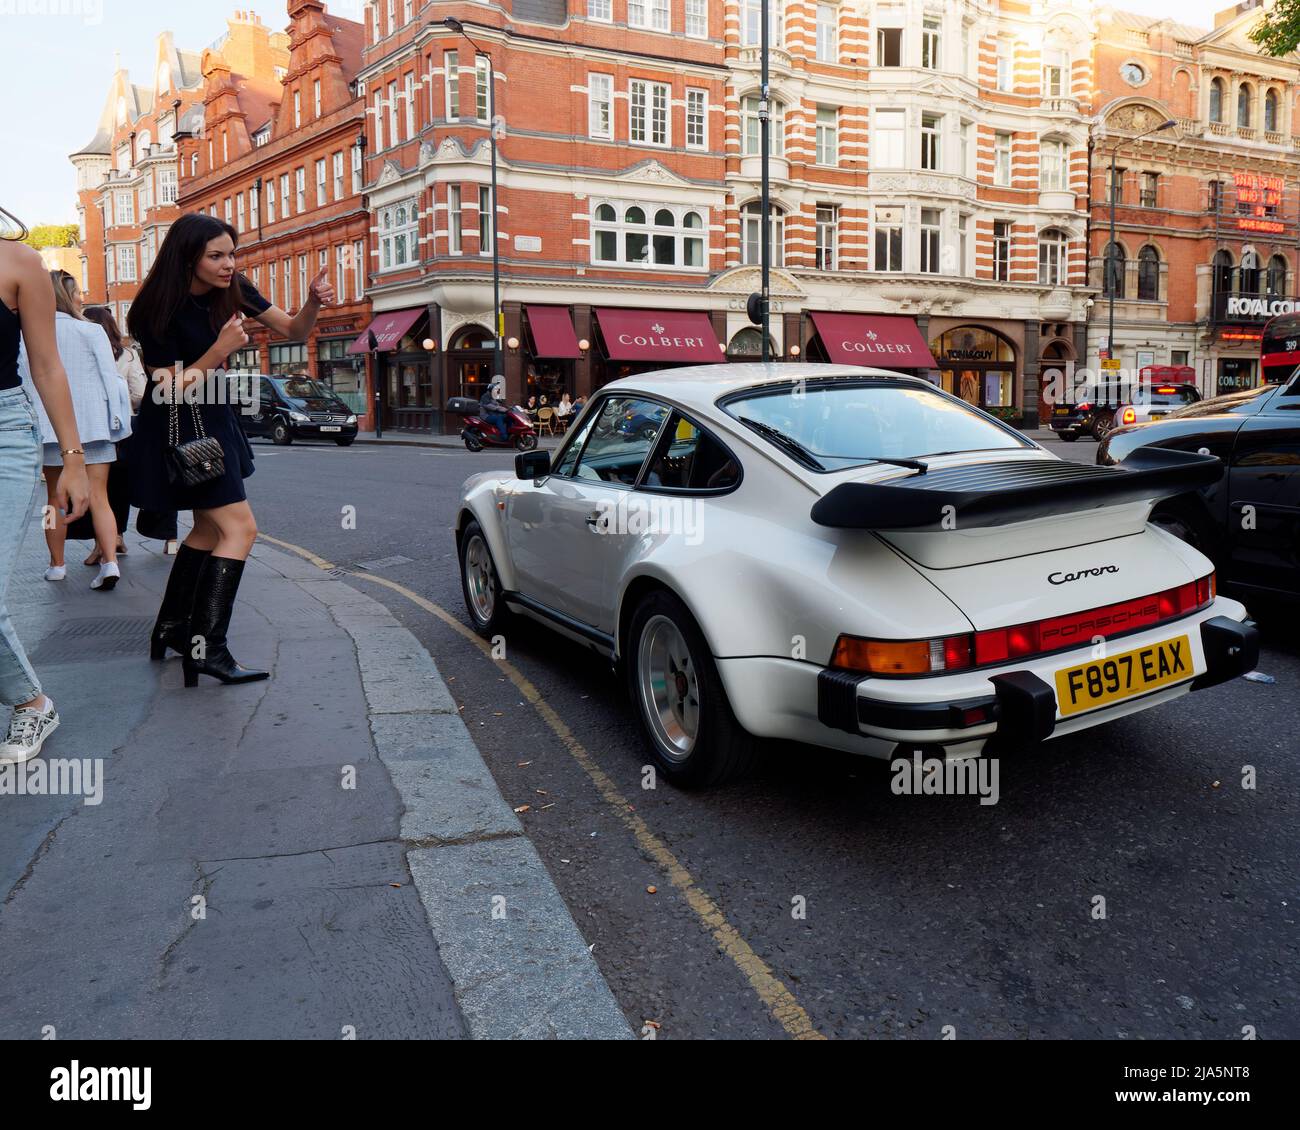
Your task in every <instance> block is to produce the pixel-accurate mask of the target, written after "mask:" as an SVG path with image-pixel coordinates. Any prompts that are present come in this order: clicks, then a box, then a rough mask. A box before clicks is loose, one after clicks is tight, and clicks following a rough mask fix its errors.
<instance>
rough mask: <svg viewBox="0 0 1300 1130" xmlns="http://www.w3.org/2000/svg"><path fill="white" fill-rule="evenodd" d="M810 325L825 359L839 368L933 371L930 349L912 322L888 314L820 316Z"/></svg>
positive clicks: (816, 313)
mask: <svg viewBox="0 0 1300 1130" xmlns="http://www.w3.org/2000/svg"><path fill="white" fill-rule="evenodd" d="M812 320H813V325H815V326H816V327H817V333H818V334H819V335H820V337H821V339H822V347H823V348H824V349H825V350H826V356H827V357H829V358H830V359H831V360H832V361H834V362H836V363H837V364H841V365H876V366H879V367H880V368H882V369H935V368H938V366H937V365H936V364H935V362H934V358H933V357H932V356H930V349H929V347H928V346H927V345H926V344H925V339H924V338H922V337H921V331H920V330H918V329H917V328H916V323H915V322H914V321H912V319H911V318H903V317H899V316H894V315H888V314H821V313H818V312H817V311H813V315H812Z"/></svg>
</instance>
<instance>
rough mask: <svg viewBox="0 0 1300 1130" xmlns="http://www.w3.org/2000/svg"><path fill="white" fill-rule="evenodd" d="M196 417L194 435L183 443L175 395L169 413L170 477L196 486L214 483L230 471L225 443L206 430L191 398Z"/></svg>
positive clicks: (173, 482)
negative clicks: (223, 450) (224, 451)
mask: <svg viewBox="0 0 1300 1130" xmlns="http://www.w3.org/2000/svg"><path fill="white" fill-rule="evenodd" d="M190 413H191V414H192V415H193V417H194V438H193V439H190V440H186V441H185V442H184V443H181V442H180V438H181V426H180V425H181V421H180V408H179V407H178V406H177V404H176V401H175V399H174V398H173V400H172V403H171V407H170V408H169V409H168V414H167V457H168V458H167V477H168V478H169V479H170V480H171V482H172V484H173V485H178V484H179V485H181V486H187V487H196V486H199V485H200V484H201V483H210V482H211V481H212V480H213V479H219V478H221V476H222V475H224V474H225V473H226V457H225V454H224V453H223V452H222V450H221V444H220V443H218V442H217V441H216V440H215V439H213V438H212V437H211V436H210V435H208V434H207V433H206V432H205V431H204V430H203V418H202V417H201V416H200V415H199V409H198V405H196V404H195V403H194V402H193V401H190Z"/></svg>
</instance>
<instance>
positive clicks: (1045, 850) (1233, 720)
mask: <svg viewBox="0 0 1300 1130" xmlns="http://www.w3.org/2000/svg"><path fill="white" fill-rule="evenodd" d="M1055 446H1056V447H1057V448H1058V449H1060V451H1061V454H1063V455H1065V456H1067V457H1069V458H1076V459H1082V460H1084V461H1091V460H1092V458H1093V455H1094V445H1093V444H1092V442H1091V441H1086V440H1085V441H1080V442H1079V443H1076V444H1073V445H1064V444H1055ZM254 447H255V450H256V452H257V463H258V471H257V474H256V475H254V476H253V478H252V479H250V480H249V482H248V486H249V491H250V496H251V499H252V501H253V505H254V508H255V510H256V513H257V516H258V523H259V526H260V527H261V529H262V530H263V532H265V533H267V534H269V535H271V536H273V537H276V538H280V539H283V540H285V541H288V542H292V543H295V544H297V545H299V546H302V547H304V548H306V549H309V550H311V551H312V552H314V553H316V554H319V555H320V556H322V557H324V558H326V559H328V560H329V561H331V562H334V563H335V564H337V565H339V566H341V567H345V568H349V569H359V568H360V569H363V570H364V568H365V563H372V564H371V565H370V571H371V572H373V573H374V574H375V575H376V576H381V577H384V578H387V579H389V580H391V581H394V582H397V583H399V584H400V585H403V586H405V587H407V588H408V589H410V590H412V591H414V592H415V593H416V594H419V595H420V596H421V597H423V598H425V599H426V600H427V601H431V602H433V603H434V604H436V605H438V606H440V607H441V608H442V609H445V610H446V611H447V612H449V613H451V614H452V615H453V616H454V617H456V618H457V619H458V620H460V621H461V622H462V623H464V622H467V621H466V618H465V612H464V608H463V604H462V598H461V593H460V585H459V579H458V574H457V567H456V560H455V551H454V544H453V539H452V534H451V530H450V527H451V524H452V521H453V518H454V515H455V507H456V502H457V498H458V492H459V487H460V484H461V483H462V481H463V480H464V479H465V477H466V476H467V475H469V474H471V473H473V472H476V471H482V470H491V469H501V470H503V471H504V470H506V469H507V468H509V466H510V456H509V454H508V453H493V452H486V453H482V454H479V455H469V454H467V453H464V452H458V451H455V450H432V449H421V448H379V447H374V446H364V445H357V446H355V447H352V448H350V449H339V448H336V447H334V446H332V445H330V446H321V445H305V444H297V445H295V446H293V447H290V448H283V449H280V448H272V447H271V446H270V445H268V444H265V443H261V442H257V441H255V443H254ZM346 507H355V514H356V528H355V529H348V528H345V522H344V513H345V512H344V508H346ZM403 559H404V560H403ZM351 583H353V584H356V585H357V586H358V587H364V589H365V591H366V592H368V593H369V594H370V595H372V596H375V597H376V598H377V599H379V600H381V601H383V602H384V603H385V604H386V605H387V606H388V607H389V608H391V609H392V611H393V612H394V614H395V615H396V616H397V617H398V618H399V619H400V620H401V621H402V622H403V623H405V624H406V625H407V626H408V627H409V628H410V629H411V631H413V632H414V633H415V635H416V636H417V637H418V638H419V639H420V640H421V641H422V642H423V643H424V644H425V646H426V647H427V648H428V649H429V650H430V652H431V653H432V654H433V655H434V656H435V658H436V659H437V661H438V664H439V666H440V668H441V669H442V672H443V674H444V676H445V677H447V679H448V681H449V685H450V687H451V689H452V693H453V694H454V695H455V696H456V698H457V701H458V703H459V705H460V706H461V707H462V710H463V717H464V719H465V721H466V723H467V724H468V725H469V727H470V730H471V733H472V734H473V735H474V737H475V738H476V740H477V741H478V743H479V746H480V748H481V749H482V751H483V754H484V756H485V758H486V759H487V762H488V764H489V766H490V768H491V770H492V772H493V774H494V776H495V777H496V779H497V781H498V783H499V784H500V786H501V789H502V792H503V793H504V795H505V797H506V799H507V800H508V801H510V802H511V803H512V804H513V805H516V806H519V805H525V804H527V805H529V806H530V809H529V811H527V812H525V813H523V814H522V815H521V819H522V820H523V821H524V824H525V827H526V828H527V830H528V832H529V834H530V835H531V836H532V838H533V840H534V842H535V843H536V845H537V847H538V850H539V851H540V852H541V855H542V857H543V859H544V860H545V862H546V864H547V867H548V868H549V869H550V871H551V874H552V875H553V876H554V878H555V881H556V884H557V885H558V887H559V889H560V892H561V894H562V895H563V896H564V898H565V900H566V902H567V903H568V905H569V907H570V909H571V910H572V912H573V915H574V917H575V919H576V921H577V923H578V926H579V928H580V929H581V930H582V931H583V933H584V935H585V937H586V940H587V942H588V943H590V944H592V945H593V946H594V951H593V952H594V955H595V957H596V959H597V961H598V963H599V965H600V967H601V970H602V971H603V972H604V974H605V976H606V978H607V979H608V981H609V983H610V986H611V987H612V989H613V991H614V993H615V995H616V996H617V998H618V1000H619V1003H620V1004H621V1005H622V1007H623V1009H624V1011H625V1013H626V1015H627V1017H628V1019H629V1021H631V1022H632V1024H633V1025H634V1027H635V1028H636V1029H637V1030H644V1031H646V1032H647V1034H653V1035H655V1036H656V1037H657V1038H661V1039H673V1038H687V1037H716V1036H733V1037H772V1036H782V1035H786V1034H789V1033H790V1032H791V1031H792V1029H793V1028H795V1027H797V1024H792V1022H791V1015H792V1014H797V1015H802V1016H805V1017H806V1019H807V1021H808V1022H809V1023H810V1024H811V1026H812V1027H813V1028H814V1029H815V1031H817V1032H819V1033H821V1034H824V1035H826V1036H830V1037H837V1038H842V1037H865V1036H887V1037H898V1036H905V1037H913V1038H923V1039H939V1038H942V1037H943V1036H944V1035H945V1034H946V1033H945V1029H946V1026H951V1027H952V1029H954V1030H955V1031H954V1033H953V1034H955V1036H956V1038H958V1039H961V1038H976V1037H1030V1038H1044V1037H1050V1038H1102V1039H1109V1038H1128V1039H1150V1038H1155V1037H1174V1038H1179V1037H1189V1038H1194V1037H1200V1038H1226V1039H1240V1038H1242V1037H1243V1035H1246V1034H1248V1031H1247V1030H1248V1029H1253V1030H1254V1032H1255V1033H1256V1034H1257V1035H1258V1036H1259V1037H1260V1038H1271V1039H1278V1038H1292V1039H1294V1038H1296V1037H1297V1036H1300V1007H1298V1006H1300V953H1298V952H1297V950H1298V948H1300V944H1298V942H1297V938H1298V937H1300V935H1298V934H1297V930H1296V920H1297V912H1298V911H1300V882H1298V881H1297V871H1298V868H1297V858H1298V857H1300V847H1298V846H1297V839H1296V834H1295V830H1296V827H1297V823H1298V820H1297V816H1298V815H1300V814H1298V812H1297V809H1298V807H1300V805H1298V803H1297V796H1298V795H1300V769H1298V765H1297V762H1298V761H1300V758H1298V757H1297V753H1298V750H1300V741H1297V736H1296V734H1297V726H1296V722H1297V715H1298V714H1300V710H1298V707H1300V697H1298V696H1297V690H1296V688H1297V684H1298V679H1297V676H1298V675H1300V644H1298V643H1297V636H1296V634H1295V630H1294V629H1295V624H1294V622H1293V621H1283V620H1281V619H1273V620H1271V621H1269V623H1268V625H1267V631H1266V639H1267V643H1266V647H1265V651H1264V654H1263V656H1262V658H1261V661H1260V670H1261V671H1263V672H1265V673H1267V674H1268V675H1270V676H1272V677H1273V678H1274V679H1275V680H1276V682H1273V683H1262V682H1244V681H1240V680H1239V681H1237V682H1235V683H1233V684H1229V685H1228V686H1226V687H1219V688H1214V689H1212V690H1208V691H1204V692H1200V693H1197V694H1194V695H1191V696H1187V697H1184V698H1182V699H1180V700H1179V701H1178V702H1176V703H1173V704H1170V705H1167V706H1164V707H1161V708H1158V709H1156V710H1153V711H1148V712H1145V713H1143V714H1140V715H1137V716H1135V717H1130V718H1127V719H1123V720H1120V721H1118V722H1115V723H1112V724H1110V725H1108V726H1105V727H1102V728H1099V729H1096V730H1092V731H1089V732H1087V733H1085V734H1083V735H1079V736H1076V737H1068V738H1063V739H1060V740H1057V741H1054V742H1051V743H1049V744H1048V745H1047V746H1046V747H1045V749H1044V750H1043V751H1042V752H1041V753H1039V754H1037V755H1035V756H1033V757H1027V758H1025V759H1023V760H1019V761H1016V760H1013V759H1008V758H1004V759H1003V760H1002V764H1001V778H1000V782H999V784H1000V800H999V802H998V803H997V804H996V805H992V806H981V805H979V804H978V802H977V800H976V798H974V797H954V796H947V797H943V796H931V797H900V796H895V795H893V794H892V792H891V791H890V788H889V780H890V778H889V776H888V772H887V770H886V768H885V767H883V766H882V765H881V764H880V763H877V762H868V761H863V760H859V759H855V758H852V757H849V756H841V755H836V754H828V753H826V752H824V751H819V750H815V749H810V748H804V747H783V748H780V749H777V750H773V751H771V752H770V753H769V754H768V755H767V756H766V757H765V758H764V759H763V760H762V762H761V764H760V766H759V769H758V771H757V773H756V774H755V775H754V776H753V778H752V779H750V780H748V781H746V782H744V783H741V784H738V785H735V786H733V787H730V788H728V789H725V790H722V791H717V792H713V793H708V794H693V793H683V792H677V791H674V790H673V789H672V788H671V787H670V786H668V785H663V784H661V785H660V787H659V788H657V789H655V790H653V791H649V790H644V789H642V787H641V783H642V775H641V774H642V767H643V766H644V765H645V764H646V763H647V762H648V760H649V759H648V756H647V754H646V752H645V750H644V747H643V745H642V742H641V738H640V735H639V732H638V729H637V724H636V720H635V718H634V716H633V714H632V712H631V708H630V706H629V705H628V704H627V702H626V701H625V699H624V697H623V694H622V692H621V688H620V687H619V686H618V685H617V684H616V682H615V680H614V679H613V678H612V676H611V675H610V673H609V671H608V669H607V668H606V667H605V666H604V665H603V664H601V663H600V662H599V661H597V660H595V659H594V658H592V657H590V656H589V655H588V654H587V653H586V652H584V651H582V650H581V649H579V648H577V647H574V646H572V645H570V644H568V643H567V642H565V641H563V640H561V639H560V638H559V637H556V636H554V635H552V634H550V633H549V632H547V631H545V630H544V629H541V628H537V627H534V626H532V625H529V624H521V625H520V626H519V627H518V628H517V629H512V631H511V634H510V637H509V640H508V648H509V654H508V658H509V660H510V661H511V662H512V663H513V664H514V665H515V667H517V668H518V670H519V671H520V672H522V673H523V675H524V676H526V677H527V679H529V680H531V682H532V684H534V685H535V687H536V688H537V690H538V691H539V692H540V694H541V696H542V697H543V700H544V704H545V707H549V708H550V709H551V710H553V711H554V712H555V713H554V715H553V716H551V720H552V722H554V721H556V720H557V719H558V721H559V722H560V723H561V725H562V727H563V726H567V728H568V729H569V731H571V735H572V739H571V741H569V742H566V741H564V740H562V738H561V736H560V734H558V733H557V730H556V727H555V726H554V725H552V724H551V723H548V721H547V718H546V709H545V707H540V708H539V707H538V706H537V705H534V704H532V703H528V702H526V701H525V700H524V698H523V696H522V695H521V694H520V693H519V691H518V690H517V688H516V687H515V686H514V685H513V684H512V683H511V682H509V681H507V679H506V678H505V677H504V676H503V675H502V674H501V673H500V671H499V670H498V668H497V666H496V665H495V664H494V663H493V662H492V661H491V660H490V659H488V658H487V657H486V656H485V655H484V654H483V653H482V652H481V651H480V650H479V649H478V648H477V647H476V646H475V645H474V644H473V643H471V642H469V641H468V640H466V639H465V638H464V637H463V636H462V635H461V634H459V633H457V632H456V631H454V630H453V629H452V628H451V627H449V626H448V625H447V624H445V623H444V622H443V621H442V620H440V619H439V618H438V617H437V616H436V615H435V614H431V613H430V612H429V611H428V610H426V609H424V608H421V607H420V606H418V605H417V604H416V603H414V602H412V601H411V600H409V599H408V598H407V597H405V596H403V595H402V594H400V593H398V592H395V591H393V590H391V589H389V588H386V587H383V586H381V585H378V584H375V583H371V582H367V581H360V580H357V581H352V582H351ZM575 743H577V746H580V747H581V748H577V746H575ZM575 748H577V752H576V753H575ZM1245 766H1253V767H1254V769H1255V772H1256V774H1257V787H1256V788H1255V789H1253V790H1248V789H1244V788H1243V787H1242V784H1241V782H1242V779H1243V767H1245ZM624 802H626V804H625V803H624ZM628 804H630V806H631V807H632V808H633V809H634V810H635V812H634V813H629V812H628V810H627V805H628ZM638 821H639V823H638ZM666 852H670V853H671V858H675V860H676V862H677V863H678V864H679V865H680V868H681V869H682V870H680V871H678V872H676V873H674V875H672V876H670V874H668V873H666V872H665V860H666V859H669V858H670V857H669V856H668V855H666V854H665V853H666ZM674 878H675V880H676V881H675V882H674V881H672V880H673V879H674ZM651 887H654V888H656V891H655V893H650V892H649V890H648V888H651ZM1098 896H1100V897H1101V898H1102V899H1104V917H1102V916H1100V915H1099V914H1098V909H1097V908H1098V906H1099V905H1100V904H1098V902H1097V898H1098ZM800 900H802V906H803V907H804V908H805V915H804V916H802V917H798V916H796V911H797V908H798V906H799V905H800ZM763 966H766V968H768V969H770V970H771V973H772V974H773V975H774V976H775V978H777V979H778V980H779V982H780V984H781V985H783V986H784V988H785V990H788V994H789V995H788V996H783V995H781V994H779V993H778V994H775V995H774V992H773V989H772V983H771V982H770V981H768V980H766V979H765V978H764V977H763V974H762V971H763ZM800 1010H802V1011H800ZM645 1021H654V1022H655V1023H656V1024H658V1025H659V1027H658V1028H653V1029H649V1030H645V1029H643V1022H645Z"/></svg>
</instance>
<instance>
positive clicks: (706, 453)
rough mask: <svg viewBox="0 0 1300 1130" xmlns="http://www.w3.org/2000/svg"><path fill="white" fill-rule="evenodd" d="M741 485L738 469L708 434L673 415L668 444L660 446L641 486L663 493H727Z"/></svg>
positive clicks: (722, 448)
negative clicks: (673, 491)
mask: <svg viewBox="0 0 1300 1130" xmlns="http://www.w3.org/2000/svg"><path fill="white" fill-rule="evenodd" d="M738 482H740V466H739V464H738V463H737V462H736V460H735V458H734V457H733V456H732V454H731V452H730V451H728V450H727V449H726V448H725V447H723V446H722V444H721V443H720V442H719V441H718V440H717V439H716V438H715V437H714V435H713V434H712V433H711V432H708V431H706V430H705V429H704V428H701V427H700V426H699V425H698V424H695V423H694V422H693V421H691V420H688V419H687V418H686V417H685V416H683V415H682V414H681V413H680V412H674V413H673V414H672V418H671V419H670V420H669V421H668V441H667V443H662V444H660V448H659V452H658V454H657V455H656V456H655V457H654V460H653V462H651V464H650V468H649V470H648V471H646V473H645V477H644V478H643V479H642V480H641V486H642V487H650V488H654V487H659V488H662V489H665V490H701V491H703V490H710V491H712V490H718V491H720V490H728V489H729V488H731V487H734V486H735V485H736V484H737V483H738Z"/></svg>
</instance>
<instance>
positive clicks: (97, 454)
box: [18, 271, 131, 592]
mask: <svg viewBox="0 0 1300 1130" xmlns="http://www.w3.org/2000/svg"><path fill="white" fill-rule="evenodd" d="M50 281H51V282H52V284H53V286H54V306H55V315H54V333H55V338H56V340H57V342H58V347H59V358H60V360H62V362H63V367H64V369H65V370H66V371H67V374H68V387H69V388H70V389H71V391H72V405H73V409H74V410H75V412H76V417H77V431H78V433H79V434H80V436H81V446H82V448H83V449H84V450H85V452H86V474H87V476H88V477H89V479H90V512H91V518H92V521H93V522H94V525H95V543H96V544H97V545H98V546H99V551H100V561H101V564H100V566H99V574H98V575H97V576H96V577H95V579H94V580H93V581H91V582H90V587H91V588H92V589H95V590H97V591H99V592H111V591H112V589H113V587H114V586H115V585H116V584H117V582H118V578H119V577H121V572H120V570H119V569H118V565H117V519H116V518H115V517H114V516H113V507H112V506H111V505H110V503H109V501H108V467H109V464H110V463H112V462H113V461H114V460H115V459H116V458H117V454H116V452H115V450H114V448H113V445H114V444H115V443H118V442H120V441H121V440H124V439H126V437H127V436H129V435H130V434H131V393H130V389H129V388H128V387H127V383H126V381H125V380H123V379H122V376H121V374H120V373H118V371H117V365H116V364H115V363H114V361H113V350H112V348H111V347H110V346H109V344H108V337H107V336H106V335H105V334H104V331H103V330H102V329H101V328H100V327H99V326H97V325H96V324H95V323H94V322H89V321H87V320H86V319H85V318H83V317H82V314H81V302H80V294H79V291H78V287H77V284H76V281H75V280H74V279H73V277H72V276H71V275H70V274H68V273H67V272H66V271H51V272H50ZM18 370H19V372H20V373H21V374H22V378H23V383H24V384H25V385H26V386H27V387H28V389H29V390H31V388H32V383H31V369H30V366H29V364H28V361H27V354H26V351H22V352H21V353H20V354H19V358H18ZM36 407H37V415H38V416H39V417H40V423H41V439H42V441H43V443H44V455H43V460H42V462H43V465H44V467H45V487H46V491H47V492H48V494H49V502H50V506H51V507H53V508H54V509H52V510H49V511H47V513H54V512H55V510H57V506H58V502H57V500H58V498H59V475H60V473H61V472H62V470H63V459H62V457H61V456H60V454H59V443H58V439H57V437H56V436H55V434H54V428H53V427H52V426H51V424H50V420H49V417H48V416H47V415H46V414H45V409H44V406H43V405H42V404H41V402H40V400H37V401H36ZM66 540H67V530H66V528H65V527H64V526H62V525H60V524H59V523H58V522H46V523H45V542H46V544H47V545H48V546H49V547H50V567H49V568H48V569H46V570H45V579H46V580H47V581H61V580H63V579H64V578H65V577H66V576H67V567H66V565H65V564H64V561H63V546H64V542H65V541H66Z"/></svg>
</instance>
